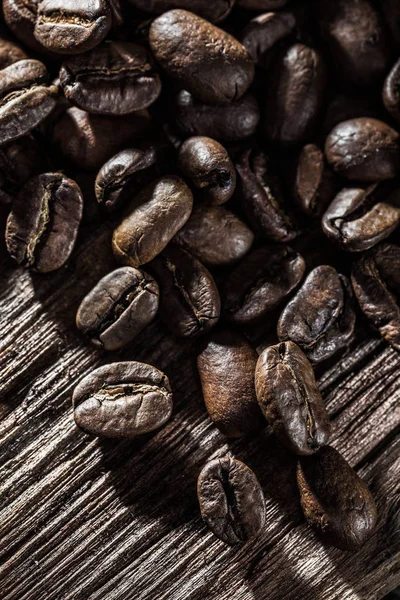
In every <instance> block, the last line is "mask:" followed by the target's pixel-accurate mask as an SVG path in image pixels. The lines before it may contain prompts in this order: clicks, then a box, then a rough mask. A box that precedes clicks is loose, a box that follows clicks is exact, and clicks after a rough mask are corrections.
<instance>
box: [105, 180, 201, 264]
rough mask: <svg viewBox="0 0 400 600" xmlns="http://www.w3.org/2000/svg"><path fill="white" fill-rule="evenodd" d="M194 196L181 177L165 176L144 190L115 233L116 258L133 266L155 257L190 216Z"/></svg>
mask: <svg viewBox="0 0 400 600" xmlns="http://www.w3.org/2000/svg"><path fill="white" fill-rule="evenodd" d="M192 206H193V196H192V192H191V191H190V189H189V188H188V187H187V185H186V184H185V182H184V181H183V180H182V179H180V177H176V176H172V175H171V176H169V177H162V178H160V179H158V180H156V181H154V182H153V183H151V184H149V185H147V186H146V187H145V188H143V189H142V190H141V191H140V193H139V194H137V196H136V197H135V198H134V200H133V202H132V203H131V205H130V206H129V208H128V209H127V213H126V216H125V217H124V218H123V219H122V221H121V223H120V224H119V225H118V227H117V228H116V229H115V230H114V234H113V241H112V244H113V251H114V255H115V257H116V258H117V259H118V260H119V261H120V262H123V263H125V264H128V265H130V266H131V267H139V266H140V265H143V264H145V263H148V262H150V261H151V260H153V258H155V257H156V256H157V255H158V254H160V252H161V251H162V250H164V248H165V247H166V245H167V244H168V242H170V241H171V239H172V238H173V237H174V235H175V234H176V233H177V232H178V231H179V229H180V228H181V227H183V225H184V224H185V223H186V221H187V220H188V218H189V217H190V213H191V212H192Z"/></svg>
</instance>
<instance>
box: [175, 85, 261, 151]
mask: <svg viewBox="0 0 400 600" xmlns="http://www.w3.org/2000/svg"><path fill="white" fill-rule="evenodd" d="M175 118H176V124H177V126H178V128H179V129H180V131H182V132H183V133H184V134H185V135H187V136H192V135H200V136H208V137H212V138H213V139H216V140H219V141H220V142H235V141H238V140H243V139H246V138H248V137H250V136H251V135H253V134H254V133H255V132H256V129H257V126H258V123H259V121H260V109H259V106H258V104H257V101H256V99H255V98H254V96H252V95H251V94H245V95H244V96H242V97H241V98H239V99H238V100H235V101H234V102H231V103H230V104H228V106H212V105H210V104H204V103H203V102H199V101H198V100H196V98H195V97H194V96H192V94H190V93H189V92H187V91H185V90H182V91H181V92H180V93H179V94H178V96H177V97H176V101H175Z"/></svg>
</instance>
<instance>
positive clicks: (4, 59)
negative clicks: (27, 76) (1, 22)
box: [0, 37, 29, 69]
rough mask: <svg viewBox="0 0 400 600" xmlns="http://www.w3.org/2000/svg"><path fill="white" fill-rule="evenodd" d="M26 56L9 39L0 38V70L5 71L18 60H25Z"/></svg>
mask: <svg viewBox="0 0 400 600" xmlns="http://www.w3.org/2000/svg"><path fill="white" fill-rule="evenodd" d="M27 58H29V57H28V55H27V54H26V53H25V52H24V50H22V48H20V47H19V46H18V44H16V43H15V42H12V41H11V40H9V39H5V38H3V37H0V69H5V68H6V67H9V66H10V65H12V64H13V63H16V62H18V61H19V60H26V59H27Z"/></svg>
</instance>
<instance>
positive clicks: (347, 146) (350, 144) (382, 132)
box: [325, 118, 400, 182]
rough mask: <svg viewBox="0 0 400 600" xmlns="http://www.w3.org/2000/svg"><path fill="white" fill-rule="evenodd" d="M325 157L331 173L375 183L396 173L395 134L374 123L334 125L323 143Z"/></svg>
mask: <svg viewBox="0 0 400 600" xmlns="http://www.w3.org/2000/svg"><path fill="white" fill-rule="evenodd" d="M325 154H326V157H327V159H328V162H329V164H330V165H331V167H332V169H333V170H334V171H335V172H336V173H338V174H339V175H342V176H343V177H346V178H347V179H352V180H359V181H371V182H375V181H379V180H384V179H391V178H392V177H395V176H396V175H397V174H398V173H399V172H400V148H399V134H398V133H397V131H395V130H394V129H392V128H391V127H389V125H386V123H383V122H382V121H378V120H377V119H369V118H359V119H351V120H349V121H344V122H343V123H339V125H336V127H334V129H333V130H332V131H331V133H330V134H329V135H328V137H327V139H326V143H325Z"/></svg>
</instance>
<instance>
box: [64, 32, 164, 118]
mask: <svg viewBox="0 0 400 600" xmlns="http://www.w3.org/2000/svg"><path fill="white" fill-rule="evenodd" d="M60 83H61V87H62V89H63V92H64V94H65V96H66V98H67V99H68V100H69V101H70V102H71V103H72V104H75V105H76V106H78V107H79V108H82V109H83V110H87V111H88V112H90V113H96V114H100V115H115V116H118V115H126V114H130V113H133V112H135V111H138V110H141V109H143V108H147V107H148V106H150V104H152V103H153V102H155V100H157V98H158V96H159V95H160V92H161V81H160V77H159V76H158V73H157V71H156V69H155V66H154V61H153V59H152V57H151V55H150V53H149V52H148V51H147V50H146V49H145V48H142V47H141V46H138V45H137V44H131V43H128V42H105V43H104V44H101V45H100V46H98V47H97V48H95V49H94V50H91V51H90V52H86V53H85V54H80V55H78V56H72V57H70V58H68V59H67V60H65V61H64V62H63V64H62V67H61V70H60Z"/></svg>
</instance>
